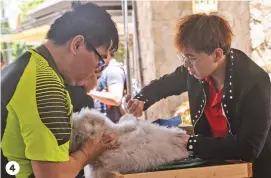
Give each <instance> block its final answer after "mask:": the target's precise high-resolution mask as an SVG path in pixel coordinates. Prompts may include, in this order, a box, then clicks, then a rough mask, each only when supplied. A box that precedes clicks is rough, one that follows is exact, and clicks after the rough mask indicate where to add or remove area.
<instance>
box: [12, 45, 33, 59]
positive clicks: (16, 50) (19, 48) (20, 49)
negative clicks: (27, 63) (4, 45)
mask: <svg viewBox="0 0 271 178" xmlns="http://www.w3.org/2000/svg"><path fill="white" fill-rule="evenodd" d="M11 48H12V58H13V59H17V58H18V57H20V56H21V55H22V54H23V53H24V52H25V51H27V50H29V49H32V48H34V46H33V45H28V44H26V43H23V42H17V43H12V44H11Z"/></svg>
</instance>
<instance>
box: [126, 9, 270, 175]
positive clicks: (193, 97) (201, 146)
mask: <svg viewBox="0 0 271 178" xmlns="http://www.w3.org/2000/svg"><path fill="white" fill-rule="evenodd" d="M231 40H232V30H231V28H230V26H229V24H228V22H227V21H225V20H224V19H222V18H221V17H219V16H216V15H206V14H194V15H189V16H186V17H184V18H183V19H181V20H180V22H179V23H178V24H177V28H176V35H175V46H176V48H177V50H178V53H177V56H178V58H179V59H180V60H181V61H182V62H183V64H184V65H182V66H180V67H178V68H177V69H176V70H175V71H174V72H173V73H171V74H167V75H164V76H163V77H161V78H160V79H158V80H154V81H152V82H151V83H150V84H149V85H147V86H146V87H144V88H143V89H142V91H141V93H140V94H139V95H137V96H135V97H134V99H131V100H129V102H128V105H127V110H128V111H129V112H130V113H133V114H134V115H136V116H140V115H142V112H143V110H146V109H148V108H149V107H150V106H151V105H153V104H154V103H155V102H157V101H159V100H160V99H163V98H166V97H168V96H172V95H180V94H181V93H183V92H185V91H188V96H189V103H190V113H191V119H192V124H193V127H194V131H195V134H196V136H191V137H188V138H184V139H185V140H187V149H188V150H189V151H193V152H194V154H196V155H197V156H198V157H201V158H204V159H214V160H243V161H251V162H252V163H253V175H254V176H253V177H254V178H271V131H270V124H271V115H270V111H271V107H270V106H271V105H270V92H271V88H270V79H269V76H268V74H267V73H266V72H265V71H264V70H263V69H261V68H260V67H259V66H257V65H256V64H255V63H254V62H253V61H252V60H251V59H250V58H249V57H248V56H247V55H246V54H245V53H243V52H242V51H239V50H237V49H232V48H230V46H231ZM165 86H166V88H165Z"/></svg>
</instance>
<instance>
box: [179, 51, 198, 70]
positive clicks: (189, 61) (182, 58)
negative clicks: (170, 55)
mask: <svg viewBox="0 0 271 178" xmlns="http://www.w3.org/2000/svg"><path fill="white" fill-rule="evenodd" d="M177 57H178V59H179V60H180V61H181V63H182V65H185V66H186V67H191V66H193V65H194V64H195V63H196V62H197V61H198V60H199V59H201V58H202V57H203V56H200V57H187V56H185V55H184V54H182V53H177Z"/></svg>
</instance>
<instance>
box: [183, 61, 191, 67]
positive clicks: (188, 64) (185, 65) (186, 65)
mask: <svg viewBox="0 0 271 178" xmlns="http://www.w3.org/2000/svg"><path fill="white" fill-rule="evenodd" d="M184 67H185V68H188V67H191V63H190V62H189V61H188V60H185V61H184Z"/></svg>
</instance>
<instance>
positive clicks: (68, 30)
mask: <svg viewBox="0 0 271 178" xmlns="http://www.w3.org/2000/svg"><path fill="white" fill-rule="evenodd" d="M72 8H73V9H72V10H71V11H68V12H65V13H64V14H63V15H62V16H61V17H59V18H58V19H56V20H55V22H54V23H53V24H52V25H51V27H50V29H49V31H48V33H47V35H46V38H47V39H49V40H52V41H54V42H55V43H56V44H58V45H63V44H65V43H66V42H67V41H69V40H71V39H72V38H74V37H75V36H77V35H82V36H83V37H84V38H85V41H86V45H87V46H92V45H93V46H95V47H99V46H104V45H106V46H107V47H109V46H110V49H109V50H110V52H115V51H117V49H118V43H119V36H118V31H117V27H116V24H115V22H114V21H113V20H112V19H111V16H110V14H108V13H107V12H106V10H105V9H103V8H101V7H99V6H98V5H96V4H94V3H91V2H89V3H86V4H80V3H75V4H73V7H72ZM90 50H91V49H90Z"/></svg>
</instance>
